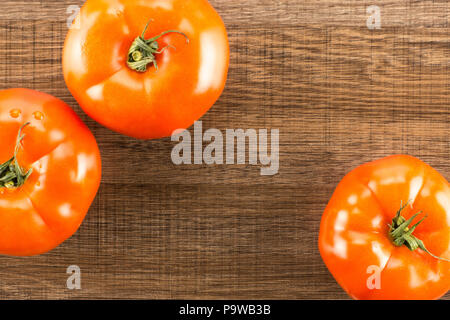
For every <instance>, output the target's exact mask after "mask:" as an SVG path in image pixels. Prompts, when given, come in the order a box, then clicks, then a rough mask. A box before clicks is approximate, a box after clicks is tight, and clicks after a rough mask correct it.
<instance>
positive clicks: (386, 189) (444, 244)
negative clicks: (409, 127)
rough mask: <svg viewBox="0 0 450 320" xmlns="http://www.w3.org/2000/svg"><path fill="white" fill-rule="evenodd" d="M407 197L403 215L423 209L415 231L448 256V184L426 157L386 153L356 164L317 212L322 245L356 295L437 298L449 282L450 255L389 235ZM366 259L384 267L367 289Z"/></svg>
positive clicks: (325, 258)
mask: <svg viewBox="0 0 450 320" xmlns="http://www.w3.org/2000/svg"><path fill="white" fill-rule="evenodd" d="M408 200H410V204H409V205H408V206H407V207H406V208H405V209H404V210H403V216H404V217H405V218H406V219H408V218H410V217H411V216H412V215H413V214H414V213H417V212H419V211H422V212H423V213H424V214H427V215H428V217H427V218H426V219H425V220H424V221H423V223H422V224H420V225H419V226H418V227H417V229H416V230H415V232H414V235H415V236H416V237H417V238H419V239H421V240H422V241H423V242H424V244H425V246H426V247H427V249H428V250H429V251H430V252H432V253H433V254H435V255H437V256H440V257H442V258H445V259H450V187H449V184H448V182H447V181H446V180H445V178H443V177H442V176H441V175H440V174H439V173H438V172H437V171H436V170H434V169H433V168H431V167H430V166H428V165H427V164H425V163H424V162H422V161H420V160H419V159H416V158H414V157H411V156H405V155H398V156H391V157H387V158H384V159H381V160H377V161H374V162H371V163H367V164H364V165H362V166H360V167H358V168H356V169H354V170H353V171H352V172H350V173H349V174H348V175H346V176H345V177H344V178H343V179H342V181H341V182H340V183H339V185H338V186H337V188H336V190H335V192H334V194H333V196H332V198H331V200H330V202H329V203H328V205H327V207H326V209H325V211H324V213H323V216H322V222H321V226H320V233H319V249H320V253H321V256H322V259H323V261H324V262H325V264H326V265H327V267H328V269H329V270H330V272H331V273H332V274H333V276H334V277H335V279H336V280H337V282H338V283H339V284H340V285H341V287H342V288H343V289H344V290H345V291H346V292H347V293H348V294H349V295H350V296H351V297H353V298H354V299H385V300H397V299H401V300H406V299H420V300H422V299H437V298H439V297H441V296H443V295H444V294H445V293H446V292H447V291H448V290H449V289H450V262H446V261H442V260H438V259H436V258H433V257H431V256H430V255H428V254H427V253H425V252H424V251H422V250H421V249H417V250H416V251H414V252H413V251H410V250H409V249H408V248H407V247H406V246H402V247H396V246H394V245H393V243H392V242H391V239H390V236H389V226H388V224H390V223H392V219H393V217H394V216H395V214H396V212H397V210H398V209H399V208H400V206H401V201H403V204H404V203H405V202H407V201H408ZM371 266H372V267H373V266H375V267H376V268H378V270H379V271H381V273H380V280H381V281H380V287H379V289H377V288H374V287H373V286H371V289H369V286H368V280H369V277H371V275H373V274H374V273H373V269H368V268H371ZM372 284H373V283H372Z"/></svg>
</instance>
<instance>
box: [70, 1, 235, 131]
mask: <svg viewBox="0 0 450 320" xmlns="http://www.w3.org/2000/svg"><path fill="white" fill-rule="evenodd" d="M149 21H150V22H149ZM148 22H149V24H148V28H147V29H146V25H147V23H148ZM166 31H169V33H167V34H163V33H164V32H166ZM161 34H163V35H162V36H161V37H159V36H158V35H161ZM228 65H229V46H228V38H227V33H226V29H225V26H224V24H223V22H222V19H221V18H220V16H219V15H218V14H217V12H216V11H215V10H214V9H213V7H212V6H211V5H210V4H209V3H208V1H207V0H147V1H138V0H117V1H105V0H88V1H86V3H85V5H84V6H83V8H82V9H81V12H80V14H79V16H78V17H77V18H76V20H75V21H74V26H73V27H72V29H71V30H70V31H69V34H68V35H67V39H66V43H65V46H64V53H63V69H64V77H65V80H66V83H67V86H68V88H69V90H70V91H71V93H72V94H73V96H74V97H75V98H76V100H77V101H78V103H79V104H80V105H81V107H82V108H83V109H84V111H85V112H86V113H87V114H88V115H89V116H91V117H92V118H93V119H95V120H96V121H98V122H99V123H101V124H103V125H105V126H106V127H108V128H110V129H112V130H115V131H117V132H120V133H122V134H125V135H128V136H131V137H135V138H140V139H153V138H160V137H166V136H170V135H171V134H172V133H173V131H175V130H176V129H185V128H188V127H190V126H191V125H192V124H193V123H194V122H195V121H196V120H198V119H199V118H200V117H201V116H203V115H204V114H205V113H206V112H207V111H208V110H209V109H210V108H211V106H212V105H213V104H214V103H215V102H216V101H217V99H218V98H219V97H220V95H221V93H222V91H223V89H224V86H225V82H226V79H227V73H228Z"/></svg>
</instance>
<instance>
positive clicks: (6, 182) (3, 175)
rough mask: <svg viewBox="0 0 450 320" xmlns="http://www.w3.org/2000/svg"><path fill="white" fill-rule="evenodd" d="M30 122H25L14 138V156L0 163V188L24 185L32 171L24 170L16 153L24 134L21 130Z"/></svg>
mask: <svg viewBox="0 0 450 320" xmlns="http://www.w3.org/2000/svg"><path fill="white" fill-rule="evenodd" d="M29 124H30V123H29V122H27V123H25V124H24V125H22V126H21V127H20V129H19V133H18V135H17V139H16V146H15V148H14V156H13V157H12V158H11V159H9V160H8V161H6V162H5V163H3V164H1V165H0V188H8V189H14V188H19V187H21V186H23V185H24V183H25V182H26V181H27V179H28V178H29V177H30V175H31V173H33V169H30V170H28V171H27V172H25V170H24V169H23V168H22V167H21V166H20V165H19V162H18V160H17V155H18V153H19V149H20V146H21V143H22V140H23V139H24V138H25V135H22V130H23V129H24V128H25V127H26V126H28V125H29Z"/></svg>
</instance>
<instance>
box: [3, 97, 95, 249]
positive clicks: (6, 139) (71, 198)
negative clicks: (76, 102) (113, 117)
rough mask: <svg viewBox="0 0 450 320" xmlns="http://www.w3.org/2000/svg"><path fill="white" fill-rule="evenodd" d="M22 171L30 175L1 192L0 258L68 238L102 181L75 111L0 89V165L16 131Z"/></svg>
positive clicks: (8, 153) (89, 135)
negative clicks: (19, 183)
mask: <svg viewBox="0 0 450 320" xmlns="http://www.w3.org/2000/svg"><path fill="white" fill-rule="evenodd" d="M27 122H30V124H29V125H28V126H26V127H25V128H24V129H23V134H24V135H25V138H24V140H23V141H22V145H21V147H20V149H19V154H18V161H19V164H20V166H21V167H23V168H24V169H26V170H28V169H30V168H32V169H33V173H32V174H31V176H30V177H29V179H28V180H27V181H26V182H25V184H24V185H23V186H21V187H19V188H15V189H7V188H1V189H0V254H4V255H12V256H32V255H37V254H42V253H45V252H47V251H49V250H51V249H53V248H55V247H56V246H58V245H59V244H61V243H62V242H63V241H64V240H66V239H67V238H69V237H70V236H72V235H73V234H74V233H75V232H76V231H77V230H78V228H79V226H80V225H81V223H82V221H83V219H84V218H85V215H86V213H87V211H88V209H89V207H90V205H91V203H92V201H93V200H94V198H95V196H96V193H97V191H98V188H99V186H100V178H101V159H100V152H99V149H98V146H97V142H96V141H95V138H94V136H93V135H92V133H91V132H90V130H89V129H88V128H87V127H86V125H85V124H84V123H83V122H82V121H81V120H80V119H79V117H78V116H77V115H76V114H75V112H74V111H73V110H72V109H71V108H70V107H69V106H68V105H66V104H65V103H64V102H62V101H61V100H59V99H56V98H54V97H52V96H50V95H47V94H44V93H40V92H37V91H33V90H28V89H9V90H3V91H0V126H1V128H2V129H1V130H0V141H2V148H1V149H0V163H4V162H6V161H7V160H9V159H10V158H11V156H12V155H13V154H14V147H15V144H16V137H17V134H18V131H19V128H20V127H21V126H22V125H23V124H25V123H27Z"/></svg>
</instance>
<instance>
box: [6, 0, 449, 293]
mask: <svg viewBox="0 0 450 320" xmlns="http://www.w3.org/2000/svg"><path fill="white" fill-rule="evenodd" d="M149 1H150V0H149ZM211 2H212V4H213V5H214V7H215V8H216V9H217V10H218V11H219V13H220V14H221V15H222V17H223V19H224V21H225V23H226V25H227V27H228V31H229V36H230V44H231V68H230V72H229V80H228V84H227V87H226V90H225V92H224V94H223V96H222V97H221V99H220V100H219V101H218V102H217V104H216V105H215V106H214V107H213V108H212V110H211V111H210V112H209V113H208V114H207V115H205V116H204V117H203V118H202V120H203V127H204V128H205V129H209V128H217V129H220V130H222V131H225V129H227V128H230V129H237V128H242V129H249V128H253V129H259V128H267V129H269V130H270V129H280V171H279V174H278V175H276V176H272V177H270V176H269V177H268V176H261V175H260V170H259V168H258V167H255V166H251V165H223V166H206V165H199V166H197V165H190V166H175V165H174V164H173V163H172V161H171V157H170V156H171V151H172V148H173V147H174V145H175V143H174V142H171V141H170V139H162V140H157V141H147V142H145V141H137V140H134V139H130V138H126V137H123V136H120V135H118V134H115V133H113V132H111V131H109V130H107V129H105V128H103V127H101V126H100V125H98V124H96V123H95V122H94V121H92V120H90V119H89V118H88V117H87V116H86V115H85V114H84V113H83V112H82V111H81V109H80V107H79V106H78V105H77V103H76V102H75V100H74V99H73V97H72V96H71V95H70V93H69V91H68V90H67V88H66V86H65V83H64V80H63V76H62V70H61V50H62V47H63V41H64V38H65V35H66V33H67V30H68V29H67V24H66V20H67V18H68V17H69V16H70V13H68V11H67V10H68V7H69V6H70V5H82V4H83V1H79V0H70V1H69V0H63V1H50V0H41V1H12V0H3V1H2V5H1V7H2V9H1V11H0V87H1V88H2V89H3V88H12V87H27V88H32V89H37V90H41V91H44V92H47V93H50V94H53V95H55V96H56V97H58V98H61V99H62V100H64V101H65V102H67V103H68V104H70V105H71V106H72V107H73V108H74V109H75V110H76V111H77V113H78V114H79V115H80V116H81V117H82V119H83V120H84V121H85V122H86V123H87V124H88V126H89V127H90V128H91V129H92V131H93V132H94V134H95V136H96V137H97V139H98V143H99V145H100V148H101V152H102V157H103V166H104V171H103V182H102V185H101V188H100V191H99V194H98V197H97V199H96V200H95V202H94V204H93V206H92V208H91V210H90V212H89V214H88V216H87V218H86V220H85V222H84V223H83V225H82V227H81V228H80V230H79V231H78V232H77V233H76V235H74V236H73V237H72V238H71V239H70V240H68V241H66V242H65V243H64V244H63V245H61V246H60V247H58V248H57V249H55V250H53V251H52V252H50V253H48V254H45V255H42V256H39V257H33V258H10V257H0V265H1V266H2V267H1V268H0V298H2V299H5V298H7V299H12V298H32V299H38V298H39V299H45V298H52V299H59V298H87V299H91V298H142V299H172V298H176V299H196V298H202V299H209V298H211V299H214V298H222V299H232V298H241V299H249V298H252V299H253V298H263V299H346V298H347V295H346V294H345V293H344V292H343V291H342V289H341V288H340V287H339V286H338V285H337V284H336V282H335V281H334V279H333V277H332V276H331V275H330V274H329V272H328V270H327V269H326V267H325V265H324V264H323V262H322V260H321V258H320V255H319V252H318V248H317V237H318V230H319V221H320V218H321V214H322V211H323V209H324V208H325V205H326V204H327V202H328V200H329V198H330V196H331V194H332V192H333V190H334V188H335V187H336V185H337V183H338V182H339V181H340V179H341V178H342V177H343V176H344V174H345V173H347V172H348V171H349V170H351V169H352V168H354V167H355V166H357V165H359V164H361V163H364V162H367V161H370V160H374V159H377V158H380V157H383V156H387V155H390V154H397V153H407V154H411V155H414V156H417V157H419V158H421V159H422V160H424V161H426V162H428V163H429V164H430V165H432V166H433V167H435V168H436V169H438V170H439V171H440V172H441V173H442V174H443V175H444V176H445V177H446V178H447V179H450V163H449V161H448V156H449V151H450V150H449V146H450V144H449V142H450V141H449V140H450V134H449V133H450V132H449V128H450V127H449V115H450V112H449V111H450V110H449V105H450V104H449V97H450V78H449V67H450V40H449V30H450V28H449V18H448V16H449V11H450V4H449V3H448V2H447V1H446V0H433V1H431V0H423V1H406V0H384V1H381V0H377V1H361V0H349V1H340V0H321V1H319V0H302V1H300V0H280V1H270V0H246V1H242V0H211ZM370 5H378V6H379V7H380V9H381V28H380V29H374V30H370V29H369V28H368V27H367V24H366V22H367V19H368V14H367V11H366V10H367V7H368V6H370ZM70 265H78V266H79V267H80V268H81V272H82V276H81V280H82V282H81V285H82V289H81V290H73V291H71V290H68V289H67V288H66V280H67V277H68V275H67V274H66V269H67V267H68V266H70ZM445 298H447V299H449V298H450V294H447V295H446V296H445Z"/></svg>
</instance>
